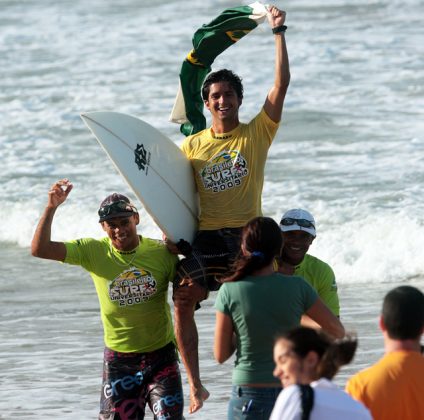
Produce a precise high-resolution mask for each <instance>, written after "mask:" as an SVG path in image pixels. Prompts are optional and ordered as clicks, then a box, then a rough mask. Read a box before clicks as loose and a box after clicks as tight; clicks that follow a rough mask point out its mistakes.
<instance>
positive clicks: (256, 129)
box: [174, 6, 290, 413]
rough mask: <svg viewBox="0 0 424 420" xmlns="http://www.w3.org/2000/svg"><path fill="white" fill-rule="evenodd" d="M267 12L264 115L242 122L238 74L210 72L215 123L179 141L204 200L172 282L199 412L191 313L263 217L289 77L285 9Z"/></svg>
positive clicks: (193, 404)
mask: <svg viewBox="0 0 424 420" xmlns="http://www.w3.org/2000/svg"><path fill="white" fill-rule="evenodd" d="M268 11H269V13H268V21H269V24H270V26H271V28H272V35H273V37H274V41H275V79H274V84H273V86H272V87H271V89H270V91H269V92H268V95H267V97H266V99H265V103H264V105H263V107H262V109H261V110H260V112H259V114H258V115H257V116H256V117H255V118H254V119H253V120H252V121H251V122H250V123H248V124H243V123H240V121H239V108H240V106H241V104H242V100H243V86H242V83H241V79H240V78H239V77H238V76H237V75H235V74H234V73H233V72H232V71H230V70H220V71H217V72H214V73H211V74H210V75H209V76H208V77H207V78H206V80H205V82H204V84H203V88H202V98H203V100H204V103H205V106H206V108H207V109H208V110H209V111H210V113H211V116H212V126H211V127H210V128H208V129H206V130H203V131H201V132H199V133H197V134H194V135H192V136H189V137H187V139H186V140H185V141H184V143H183V145H182V150H183V151H184V153H185V154H186V156H187V157H188V159H190V161H191V164H192V167H193V172H194V176H195V180H196V185H197V189H198V192H199V198H200V220H199V231H198V233H197V235H196V237H195V239H194V241H193V244H192V249H193V250H192V253H191V255H189V256H188V258H186V259H184V260H182V262H181V264H180V266H179V269H178V273H177V277H176V281H175V283H174V303H175V333H176V338H177V342H178V347H179V350H180V353H181V357H182V360H183V362H184V365H185V368H186V371H187V377H188V380H189V383H190V408H189V412H190V413H193V412H195V411H197V410H198V409H200V408H201V407H202V405H203V401H204V400H206V399H207V398H208V396H209V393H208V391H207V390H206V389H205V388H204V387H203V386H202V383H201V380H200V373H199V359H198V334H197V328H196V324H195V321H194V310H195V307H196V305H197V304H198V302H200V301H202V300H204V299H206V298H207V296H208V292H209V291H210V290H217V289H218V288H219V285H220V283H219V282H217V281H216V277H217V276H218V277H219V276H222V275H223V274H224V273H225V272H226V271H227V270H228V268H229V265H230V264H231V262H232V261H233V260H234V258H235V257H236V255H237V253H238V251H239V247H240V233H241V228H242V227H243V226H244V225H245V224H246V223H247V222H248V221H249V220H250V219H252V218H253V217H256V216H261V215H262V210H261V194H262V187H263V181H264V168H265V161H266V158H267V153H268V149H269V147H270V145H271V143H272V140H273V138H274V136H275V134H276V132H277V130H278V126H279V122H280V119H281V114H282V109H283V103H284V98H285V95H286V91H287V88H288V85H289V81H290V71H289V62H288V56H287V49H286V43H285V39H284V31H285V30H286V26H285V25H284V21H285V12H283V11H281V10H279V9H278V8H276V7H274V6H270V7H269V9H268Z"/></svg>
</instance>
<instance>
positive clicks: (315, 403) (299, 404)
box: [270, 327, 371, 420]
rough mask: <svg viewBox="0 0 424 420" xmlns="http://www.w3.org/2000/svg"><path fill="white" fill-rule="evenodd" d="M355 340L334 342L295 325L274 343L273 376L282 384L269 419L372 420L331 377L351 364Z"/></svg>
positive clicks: (315, 332)
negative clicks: (344, 366) (341, 368)
mask: <svg viewBox="0 0 424 420" xmlns="http://www.w3.org/2000/svg"><path fill="white" fill-rule="evenodd" d="M357 344H358V343H357V340H356V339H354V338H351V337H346V338H344V339H342V340H338V341H335V340H333V339H331V338H330V337H329V336H327V335H326V334H324V333H323V332H321V331H316V330H314V329H312V328H307V327H298V328H294V329H293V330H291V331H289V332H288V333H285V334H282V335H280V336H279V337H278V338H277V339H276V341H275V345H274V362H275V369H274V375H275V377H277V378H279V379H280V381H281V385H282V386H283V387H284V389H283V391H282V392H281V393H280V395H279V397H278V399H277V402H276V404H275V407H274V410H273V411H272V414H271V418H270V420H307V419H310V420H340V419H343V420H371V415H370V413H369V411H368V410H367V409H366V408H365V406H363V405H362V404H361V403H359V402H357V401H355V400H354V399H353V398H352V397H351V396H350V395H348V394H347V393H345V392H344V391H343V390H342V389H341V388H339V387H338V386H337V385H335V384H333V382H331V380H332V379H333V377H334V376H335V375H336V373H337V372H338V371H339V369H340V367H341V366H343V365H346V364H348V363H350V362H351V361H352V359H353V356H354V355H355V351H356V347H357Z"/></svg>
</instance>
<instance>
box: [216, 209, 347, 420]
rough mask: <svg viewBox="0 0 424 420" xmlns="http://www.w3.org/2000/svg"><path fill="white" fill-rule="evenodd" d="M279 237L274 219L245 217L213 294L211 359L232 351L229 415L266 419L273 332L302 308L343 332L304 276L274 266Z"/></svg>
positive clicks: (273, 383) (272, 391) (275, 386)
mask: <svg viewBox="0 0 424 420" xmlns="http://www.w3.org/2000/svg"><path fill="white" fill-rule="evenodd" d="M281 243H282V242H281V233H280V229H279V227H278V224H277V223H276V222H275V221H274V220H273V219H271V218H269V217H256V218H254V219H252V220H251V221H250V222H249V223H247V225H246V226H245V227H244V228H243V231H242V237H241V255H240V256H239V258H238V259H237V260H236V261H235V263H234V265H233V271H232V272H231V274H229V275H228V276H227V277H225V278H223V280H222V281H223V284H222V286H221V288H220V289H219V292H218V296H217V298H216V302H215V308H216V311H217V312H216V325H215V344H214V355H215V359H216V360H217V361H218V363H223V362H225V361H226V360H227V359H228V358H229V357H230V356H231V355H232V354H233V353H234V352H235V351H236V361H235V367H234V369H233V375H232V383H233V390H232V396H231V399H230V403H229V407H228V418H229V419H235V418H239V413H241V412H244V414H245V417H243V418H246V419H249V418H250V419H268V417H269V415H270V413H271V410H272V407H273V406H274V403H275V400H276V398H277V396H278V393H279V392H280V390H281V384H280V383H279V382H278V381H277V380H276V379H275V378H274V377H273V375H272V371H273V360H272V349H273V343H274V337H275V335H276V334H278V333H282V332H284V331H287V330H289V329H291V328H293V327H295V326H298V325H299V323H300V319H301V316H302V315H303V314H304V313H307V314H308V315H309V316H310V317H311V318H312V319H313V320H314V321H315V322H317V323H318V324H319V325H320V326H321V327H322V328H323V329H324V330H326V331H328V332H329V333H330V334H332V335H333V336H335V337H343V336H344V328H343V325H342V324H341V323H340V321H339V319H338V318H337V317H335V316H334V315H333V314H332V313H331V311H330V310H329V309H328V308H327V307H326V306H325V305H324V303H323V302H322V301H321V299H320V298H319V297H318V296H317V293H316V292H315V291H314V289H313V288H312V287H311V286H310V285H309V284H308V283H307V282H306V281H305V280H304V279H303V278H301V277H296V276H284V275H282V274H280V273H276V272H275V271H274V268H273V263H274V258H275V257H276V255H278V253H279V251H280V248H281Z"/></svg>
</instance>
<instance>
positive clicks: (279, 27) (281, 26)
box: [272, 25, 287, 35]
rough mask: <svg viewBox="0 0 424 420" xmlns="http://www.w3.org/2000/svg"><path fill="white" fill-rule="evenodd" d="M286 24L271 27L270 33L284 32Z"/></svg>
mask: <svg viewBox="0 0 424 420" xmlns="http://www.w3.org/2000/svg"><path fill="white" fill-rule="evenodd" d="M286 29H287V26H286V25H280V26H276V27H275V28H272V33H273V34H274V35H275V34H279V33H280V32H283V33H284V32H286Z"/></svg>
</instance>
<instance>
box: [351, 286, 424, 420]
mask: <svg viewBox="0 0 424 420" xmlns="http://www.w3.org/2000/svg"><path fill="white" fill-rule="evenodd" d="M380 329H381V331H382V333H383V337H384V347H385V355H384V356H383V357H382V358H381V359H380V360H379V361H378V362H377V363H375V364H374V365H373V366H371V367H369V368H367V369H364V370H362V371H361V372H358V373H357V374H355V375H353V376H352V377H351V378H350V379H349V380H348V382H347V384H346V391H347V392H348V393H349V394H350V395H351V396H352V397H353V398H355V399H356V400H358V401H361V402H362V403H363V404H365V405H366V406H367V407H368V409H369V410H370V411H371V414H372V416H373V418H374V419H375V420H389V419H390V420H391V419H402V420H416V419H424V358H423V355H422V354H421V353H422V347H421V345H420V342H421V341H420V340H421V337H422V335H423V332H424V294H423V293H422V292H421V291H420V290H419V289H417V288H415V287H413V286H399V287H396V288H395V289H393V290H391V291H390V292H388V293H387V295H386V296H385V298H384V301H383V309H382V312H381V316H380Z"/></svg>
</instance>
